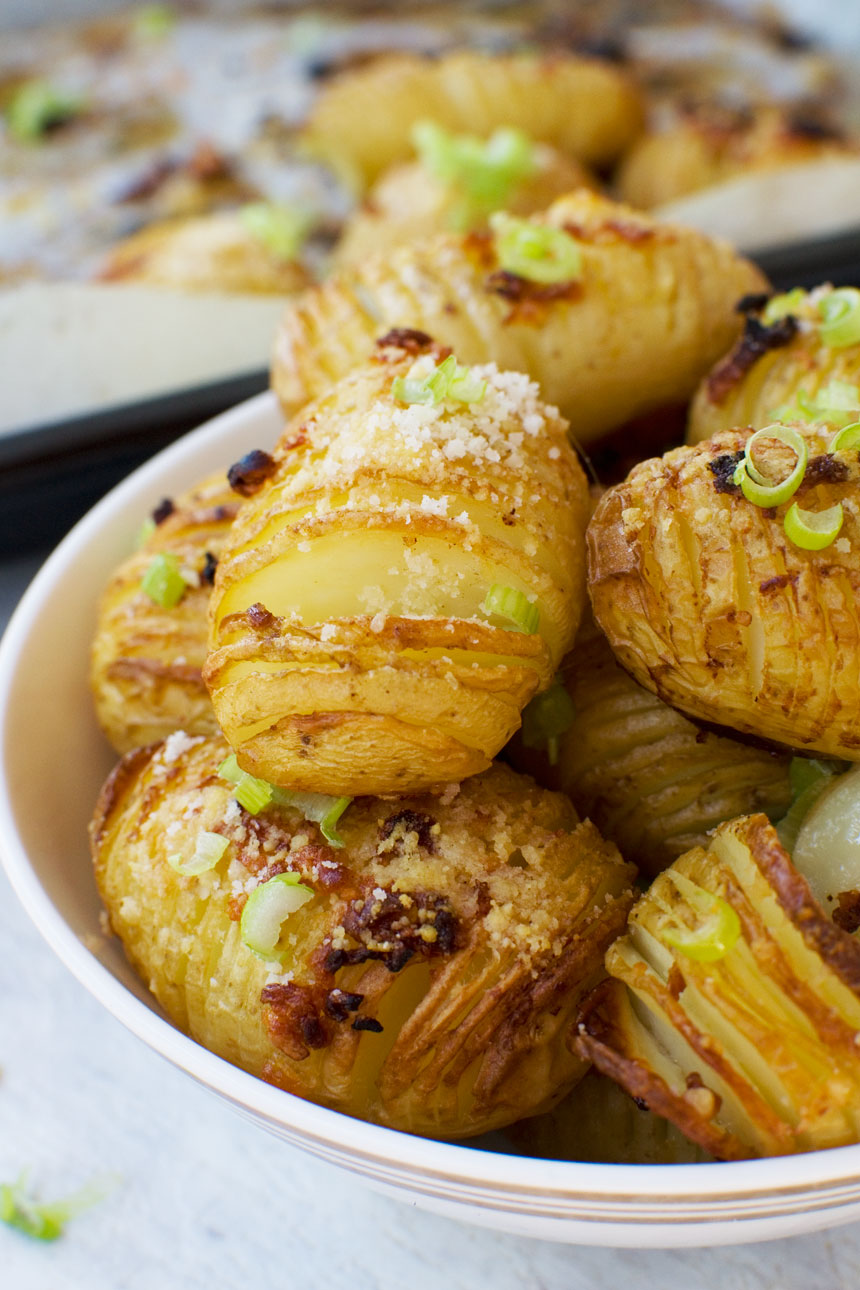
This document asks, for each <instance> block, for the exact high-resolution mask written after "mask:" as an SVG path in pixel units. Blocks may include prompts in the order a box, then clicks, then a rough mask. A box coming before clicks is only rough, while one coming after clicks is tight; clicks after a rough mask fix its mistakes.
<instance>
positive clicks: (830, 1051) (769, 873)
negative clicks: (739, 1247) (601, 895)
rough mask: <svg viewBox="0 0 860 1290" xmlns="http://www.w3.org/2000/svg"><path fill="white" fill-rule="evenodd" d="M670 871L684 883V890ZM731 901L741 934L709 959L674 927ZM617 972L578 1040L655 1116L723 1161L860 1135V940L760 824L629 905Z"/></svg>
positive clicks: (752, 823)
mask: <svg viewBox="0 0 860 1290" xmlns="http://www.w3.org/2000/svg"><path fill="white" fill-rule="evenodd" d="M675 875H678V878H677V880H676V877H675ZM691 883H692V884H694V885H695V888H698V889H699V890H700V892H706V893H712V895H714V896H717V897H719V898H721V899H722V900H723V901H725V902H727V904H728V905H729V906H730V907H731V909H732V910H733V911H734V912H735V914H736V915H737V920H738V926H739V929H740V934H739V936H738V937H737V939H735V940H733V941H732V942H731V943H730V944H729V945H728V947H727V949H726V951H725V952H724V953H723V954H722V955H721V956H718V957H716V958H714V959H712V960H703V959H701V958H696V957H694V956H692V954H691V953H688V952H685V951H684V950H682V949H680V948H677V946H674V945H673V944H672V941H671V939H670V935H671V932H672V931H673V930H674V929H677V928H681V929H684V928H688V929H690V930H691V931H695V930H696V928H697V926H699V925H701V923H702V918H703V914H702V912H701V910H697V908H696V904H695V902H692V903H691V899H690V890H691V888H690V884H691ZM606 965H607V969H608V971H609V973H610V975H611V977H612V978H613V980H611V981H609V982H605V983H604V984H603V985H602V986H600V987H598V989H597V991H596V992H595V994H594V995H593V996H592V997H591V998H590V999H589V1000H588V1002H587V1003H586V1005H585V1008H584V1010H583V1014H582V1017H581V1018H580V1023H579V1029H578V1034H577V1036H576V1037H575V1039H574V1041H573V1042H574V1046H575V1047H576V1049H577V1051H579V1052H580V1053H581V1054H582V1055H583V1057H588V1058H590V1059H591V1060H593V1061H594V1062H595V1064H596V1065H597V1066H598V1068H599V1069H600V1070H602V1071H603V1072H604V1073H606V1074H608V1075H611V1076H612V1077H613V1078H614V1079H616V1080H618V1081H619V1082H620V1083H621V1084H622V1085H623V1086H624V1087H625V1088H626V1089H627V1090H628V1092H630V1093H631V1094H632V1095H633V1096H635V1097H637V1098H639V1099H641V1100H642V1101H644V1102H645V1103H646V1104H647V1105H648V1106H649V1107H650V1108H651V1110H653V1111H655V1112H657V1113H658V1114H660V1115H663V1116H665V1117H666V1118H667V1119H669V1120H671V1121H672V1122H673V1123H674V1124H676V1125H677V1126H678V1128H680V1129H681V1130H682V1131H683V1132H684V1133H686V1134H687V1135H688V1136H689V1137H690V1138H691V1139H692V1140H693V1141H695V1142H697V1143H699V1144H700V1145H701V1146H702V1147H703V1148H704V1149H705V1150H707V1151H709V1152H710V1153H712V1154H713V1155H715V1156H718V1157H721V1158H723V1159H737V1158H741V1157H745V1156H756V1155H782V1154H788V1153H790V1152H795V1151H809V1150H814V1149H817V1148H821V1147H829V1146H838V1145H844V1144H847V1143H851V1142H856V1141H858V1139H860V1029H858V1027H860V945H858V944H857V942H856V941H855V940H854V939H853V938H852V937H850V936H849V935H848V934H847V933H845V932H843V931H841V930H840V929H839V928H837V927H836V926H834V924H832V923H831V922H830V921H829V920H828V919H827V917H826V915H825V914H824V912H823V911H822V909H821V908H820V907H819V906H818V905H817V904H816V902H815V900H814V899H813V897H812V894H811V892H810V890H809V887H808V885H807V883H806V881H805V880H804V879H803V878H802V876H801V875H800V874H799V873H798V872H797V871H796V870H795V869H794V867H793V866H792V864H791V860H790V858H789V857H788V855H787V854H786V853H785V851H783V849H782V848H781V846H780V845H779V841H778V839H777V836H776V833H775V831H774V829H773V828H772V827H771V825H770V824H769V823H768V821H767V819H766V818H765V817H764V816H762V815H756V816H750V817H747V818H743V819H739V820H734V821H731V822H730V823H727V824H724V825H721V826H720V828H719V829H717V831H716V834H715V836H714V838H713V841H712V842H711V845H710V848H709V849H708V851H705V850H703V849H702V848H695V849H694V850H692V851H690V852H688V854H687V855H686V856H683V857H681V859H679V860H678V861H676V863H675V864H674V865H673V866H672V868H671V869H668V870H667V871H666V872H665V873H664V874H662V875H661V876H660V877H659V878H658V879H657V880H656V881H655V883H654V884H653V885H652V887H651V888H650V889H649V891H648V893H647V894H646V895H645V896H643V897H642V898H641V899H640V900H639V902H638V903H637V904H636V906H635V907H634V909H633V911H632V913H631V915H630V922H629V929H628V933H627V935H626V936H624V937H621V938H620V939H619V940H618V941H617V942H615V944H614V945H613V946H612V947H610V950H609V952H608V954H607V960H606Z"/></svg>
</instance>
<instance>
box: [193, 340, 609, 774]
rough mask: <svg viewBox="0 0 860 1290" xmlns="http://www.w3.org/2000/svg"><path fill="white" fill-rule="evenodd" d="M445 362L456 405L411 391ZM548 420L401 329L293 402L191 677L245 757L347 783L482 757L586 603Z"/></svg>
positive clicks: (483, 762) (576, 515)
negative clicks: (200, 666) (202, 662)
mask: <svg viewBox="0 0 860 1290" xmlns="http://www.w3.org/2000/svg"><path fill="white" fill-rule="evenodd" d="M452 364H453V365H454V369H455V370H456V372H458V373H459V376H457V377H456V378H455V380H458V381H460V382H465V385H464V386H463V388H464V389H465V386H466V385H471V387H472V389H471V392H469V391H468V390H467V391H466V393H468V394H469V401H463V400H459V399H457V398H456V396H455V395H454V394H450V395H449V394H445V395H444V396H440V398H439V400H438V402H435V403H428V402H427V401H425V400H424V394H423V393H422V391H426V390H427V388H428V387H427V386H426V384H425V382H426V381H428V380H429V381H431V382H437V381H441V380H443V378H444V375H445V372H446V371H447V370H449V369H450V368H451V365H452ZM401 387H402V388H401ZM455 388H456V385H455V386H452V389H455ZM413 398H414V399H415V400H419V399H420V400H421V401H412V402H407V401H404V400H409V399H413ZM566 430H567V426H566V423H565V422H564V421H563V420H562V419H561V418H560V417H559V415H558V413H557V412H556V410H555V409H554V408H550V407H548V406H547V405H545V404H544V403H542V402H541V401H540V400H539V398H538V391H537V388H536V386H535V385H534V384H532V383H531V382H529V381H528V379H527V378H526V377H525V376H523V375H521V374H520V373H511V372H499V371H498V370H497V369H496V368H495V367H493V366H492V365H488V366H485V367H480V368H472V369H468V368H466V369H463V368H460V367H459V365H457V364H456V360H455V359H454V358H453V356H449V357H448V358H444V353H443V352H442V351H439V350H437V349H435V348H434V347H433V346H432V343H431V342H430V341H429V338H428V337H426V336H424V335H423V334H421V333H416V332H396V333H392V334H391V335H390V336H388V337H384V338H383V340H382V342H381V343H380V347H379V348H378V349H377V357H376V358H375V359H374V360H371V361H370V362H368V363H365V364H364V365H363V366H361V367H359V368H356V370H355V371H354V372H353V373H352V374H351V375H350V376H348V377H347V378H345V379H344V380H343V381H342V382H340V383H339V384H338V385H337V386H335V388H334V389H333V390H332V391H331V393H330V394H329V395H327V396H325V397H323V398H321V399H320V400H318V401H317V402H316V403H314V404H312V405H310V406H308V407H306V408H305V409H304V410H303V412H302V414H301V416H300V417H299V418H297V419H296V420H295V421H294V422H293V423H291V424H290V425H289V426H288V427H287V429H286V431H285V433H284V436H283V438H282V439H281V441H280V444H279V446H278V449H277V450H276V453H275V456H274V458H273V459H272V460H271V469H270V472H269V475H268V478H267V479H266V480H265V482H264V483H263V484H262V486H261V487H259V489H258V490H257V491H256V492H255V493H254V494H253V496H251V497H249V498H248V500H247V501H246V502H245V503H244V505H243V506H242V508H241V510H240V513H239V516H238V518H237V520H236V523H235V524H234V526H233V529H232V531H231V536H230V538H229V540H228V542H227V544H226V546H225V549H224V551H223V554H222V557H221V559H220V561H219V564H218V572H217V574H216V579H215V588H214V593H213V596H212V600H211V603H210V623H211V630H210V646H211V653H210V655H209V658H208V660H207V663H206V668H205V672H204V675H205V679H206V682H207V685H208V686H209V690H210V693H211V695H212V701H213V704H214V707H215V711H216V714H217V716H218V720H219V722H220V725H221V728H222V730H223V731H224V733H225V735H226V737H227V739H228V740H229V742H230V744H231V745H232V746H233V748H234V749H235V751H236V753H237V755H238V758H239V763H240V765H241V766H242V767H243V769H245V770H248V771H251V772H252V773H253V774H255V775H258V776H260V777H261V778H263V779H265V780H268V781H270V782H271V783H275V784H283V785H287V786H289V787H291V788H302V789H306V790H309V791H316V792H324V793H332V794H334V795H335V796H338V795H340V794H346V795H348V796H353V795H355V794H358V793H387V792H396V791H402V790H405V789H409V790H414V789H417V788H421V787H427V786H429V785H432V784H439V783H444V782H446V781H448V780H459V779H462V778H464V777H465V776H466V775H471V774H475V773H476V772H478V771H480V770H484V769H485V768H486V767H487V766H488V765H489V762H490V759H491V758H492V757H493V756H494V755H495V753H496V752H498V751H499V749H500V748H501V747H502V746H503V745H504V744H505V743H506V742H507V740H508V739H509V738H510V736H511V735H512V734H513V732H514V730H515V729H516V727H517V726H518V724H519V721H520V712H521V710H522V708H523V707H524V706H525V704H526V703H527V702H528V700H529V698H531V696H532V694H534V693H535V692H536V691H537V690H539V689H543V688H545V687H546V686H547V685H549V683H550V680H551V678H552V675H553V672H554V671H555V668H556V667H557V665H558V663H559V661H560V659H561V658H562V656H563V654H564V653H565V651H566V650H567V649H568V648H569V646H570V644H571V642H572V640H573V637H574V635H575V633H576V628H577V626H578V623H579V617H580V614H581V611H582V607H583V604H584V599H585V593H584V538H583V534H584V529H585V520H586V516H587V505H588V490H587V485H586V481H585V476H584V474H583V472H582V469H581V467H580V465H579V463H578V461H577V459H576V456H575V454H574V452H573V450H572V449H571V447H570V445H569V443H568V441H567V436H566ZM238 469H240V470H241V463H240V466H239V467H238ZM498 597H501V598H502V600H503V601H505V602H506V603H505V604H502V603H501V602H499V603H496V601H497V598H498Z"/></svg>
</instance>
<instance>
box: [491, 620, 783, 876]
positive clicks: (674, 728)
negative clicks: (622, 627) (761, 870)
mask: <svg viewBox="0 0 860 1290" xmlns="http://www.w3.org/2000/svg"><path fill="white" fill-rule="evenodd" d="M559 682H560V683H561V684H562V685H563V686H564V689H565V691H566V693H567V695H568V697H569V699H570V701H571V708H570V713H571V715H570V718H569V724H568V725H567V728H566V729H564V730H562V731H561V732H560V733H559V734H558V735H554V736H551V738H552V739H553V740H554V743H553V745H552V748H551V755H549V752H550V750H548V747H547V743H548V741H546V740H543V739H541V738H540V737H539V735H540V720H539V718H540V712H538V713H537V714H536V715H537V718H538V720H537V721H536V722H535V723H532V722H530V721H529V716H530V715H531V714H530V711H527V713H526V720H525V722H524V726H523V731H522V732H521V733H520V734H519V735H518V736H516V738H515V740H514V742H513V745H512V748H511V750H510V752H509V756H510V760H511V761H512V762H513V764H514V765H515V766H516V767H517V769H518V770H523V771H526V772H527V773H528V774H530V775H534V776H535V778H536V779H537V780H538V782H539V783H542V784H546V785H547V786H548V787H551V788H557V789H561V790H562V792H565V793H567V794H568V796H569V797H570V799H571V801H572V802H573V804H574V806H575V807H576V809H577V811H579V812H580V814H581V815H583V816H584V817H586V818H588V819H591V820H593V821H594V823H595V824H596V825H597V827H598V828H599V829H600V831H601V833H602V834H603V836H604V837H607V838H611V839H612V841H613V842H614V843H616V845H617V846H618V847H619V848H620V850H621V853H622V855H624V856H626V857H627V859H629V860H632V861H633V862H634V863H635V864H636V866H637V868H638V869H640V870H641V871H642V872H644V873H646V874H651V875H654V874H657V873H659V872H660V871H661V870H662V869H665V868H666V866H667V865H669V864H671V863H672V861H673V860H675V859H677V857H678V856H680V855H683V853H684V852H685V851H688V850H689V849H690V848H691V847H694V846H706V845H707V835H708V833H709V832H710V831H711V829H713V828H715V827H716V826H717V825H718V824H721V823H722V822H723V820H730V819H733V818H734V817H735V816H736V815H740V814H745V813H750V812H753V811H759V810H762V811H764V812H765V813H766V814H767V815H769V816H770V818H771V819H779V818H780V817H781V816H783V815H784V814H785V812H786V811H787V810H788V808H789V806H790V804H791V799H792V791H791V785H790V782H789V773H788V771H789V761H790V758H789V755H788V754H787V753H778V752H769V751H767V750H766V749H763V748H758V747H755V746H754V745H753V744H749V743H741V742H740V741H738V740H736V739H726V738H724V737H723V736H721V735H718V734H715V733H714V732H713V731H711V730H703V729H702V728H701V727H700V726H697V725H695V724H694V723H693V722H691V721H688V720H687V719H686V717H683V716H682V715H681V713H680V712H676V711H675V709H674V708H670V707H669V706H668V704H666V703H664V702H663V701H662V700H661V699H658V698H657V696H656V695H654V694H652V693H651V692H650V691H649V690H645V689H643V688H642V686H641V685H638V684H637V683H636V682H635V681H634V680H633V678H632V677H631V676H628V674H627V673H626V672H625V671H624V669H623V668H622V667H620V666H619V664H618V662H617V660H616V658H615V655H614V654H613V653H612V650H611V649H610V648H609V644H608V642H607V640H606V637H605V636H604V635H603V633H602V632H601V631H600V630H599V629H598V628H596V627H595V626H594V623H593V622H592V621H590V620H587V621H586V623H585V624H584V625H583V627H582V628H581V629H580V632H579V635H578V637H577V640H576V645H575V646H574V648H573V650H572V651H571V653H570V654H568V656H567V658H566V659H565V660H564V662H563V663H562V666H561V668H560V671H559ZM551 698H552V694H551V693H550V700H551ZM542 701H544V696H540V697H539V698H538V699H537V700H536V704H538V705H539V704H541V702H542ZM535 727H537V729H536V728H535Z"/></svg>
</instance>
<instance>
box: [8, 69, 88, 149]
mask: <svg viewBox="0 0 860 1290" xmlns="http://www.w3.org/2000/svg"><path fill="white" fill-rule="evenodd" d="M83 107H84V101H83V99H82V98H81V96H80V95H79V94H75V93H73V92H72V91H71V90H64V89H60V88H59V87H58V86H56V85H51V84H50V83H49V82H48V81H40V80H33V81H25V83H24V84H23V85H22V86H21V88H20V89H19V90H17V91H16V92H15V94H14V95H13V96H12V99H11V100H10V102H9V104H8V105H7V107H6V113H5V115H6V125H7V127H8V129H9V133H10V134H11V135H12V136H13V137H14V138H15V139H18V140H19V141H20V142H22V143H35V142H37V141H38V140H39V139H41V138H42V137H43V136H44V135H46V134H47V133H48V131H49V130H52V129H54V128H55V126H58V125H64V124H65V122H66V121H71V119H72V118H73V117H75V116H77V115H78V114H79V113H80V112H81V111H82V110H83Z"/></svg>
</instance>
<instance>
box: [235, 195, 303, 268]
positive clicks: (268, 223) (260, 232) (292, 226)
mask: <svg viewBox="0 0 860 1290" xmlns="http://www.w3.org/2000/svg"><path fill="white" fill-rule="evenodd" d="M239 216H240V218H241V220H242V223H243V224H244V225H245V227H246V228H247V230H248V232H249V233H250V234H251V236H252V237H255V238H256V239H257V241H258V242H262V244H263V246H264V247H265V248H266V250H267V251H271V253H272V255H275V256H277V257H278V259H279V260H294V259H295V258H296V256H297V255H298V253H299V251H300V250H301V247H302V243H303V242H304V240H305V238H306V237H307V235H308V231H309V229H310V224H311V221H310V218H309V216H308V215H307V214H306V213H305V212H304V211H297V210H293V209H291V208H288V207H286V206H276V205H275V203H274V202H251V204H250V205H249V206H243V207H242V208H241V210H240V211H239Z"/></svg>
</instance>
